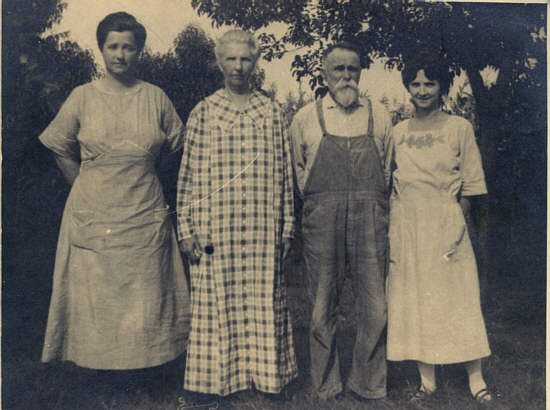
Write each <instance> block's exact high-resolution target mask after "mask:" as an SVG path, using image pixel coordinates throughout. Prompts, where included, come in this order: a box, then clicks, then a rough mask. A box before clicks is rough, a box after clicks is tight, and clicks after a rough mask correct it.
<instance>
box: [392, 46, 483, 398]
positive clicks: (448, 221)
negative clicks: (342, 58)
mask: <svg viewBox="0 0 550 410" xmlns="http://www.w3.org/2000/svg"><path fill="white" fill-rule="evenodd" d="M402 77H403V84H404V85H405V87H406V88H407V90H408V91H409V93H410V95H411V101H412V102H413V104H414V106H415V109H416V111H415V115H414V117H413V118H411V119H409V120H406V121H403V122H401V123H399V124H398V125H397V126H396V127H395V128H394V141H395V147H396V148H395V149H396V157H395V158H396V166H397V168H396V170H395V172H394V174H393V192H392V196H391V200H390V204H391V211H390V234H389V236H390V264H389V275H388V294H387V296H388V342H387V354H388V360H392V361H401V360H414V361H416V362H417V364H418V370H419V373H420V379H421V384H420V387H419V389H418V390H417V391H416V392H415V393H414V395H413V400H415V401H417V400H422V399H424V398H426V397H428V396H429V395H430V394H432V393H433V392H434V391H435V390H436V380H435V367H434V366H435V365H436V364H450V363H464V365H465V368H466V371H467V373H468V380H469V387H470V391H471V393H472V396H473V397H474V398H475V399H476V400H477V401H478V402H479V403H482V404H486V403H489V402H490V401H491V399H492V397H491V393H490V392H489V391H488V389H487V385H486V383H485V380H484V378H483V375H482V369H481V358H483V357H487V356H489V355H490V350H489V345H488V341H487V333H486V330H485V323H484V320H483V315H482V312H481V306H480V295H479V283H478V272H477V266H476V261H475V256H474V252H473V250H472V245H471V242H470V238H469V236H468V230H467V228H466V222H465V215H466V214H467V213H468V212H469V211H470V197H472V196H477V195H483V194H486V193H487V189H486V186H485V179H484V173H483V168H482V165H481V158H480V153H479V150H478V147H477V144H476V140H475V136H474V131H473V128H472V125H471V124H470V123H469V122H468V121H467V120H466V119H464V118H461V117H458V116H454V115H449V114H446V113H444V112H443V111H442V110H441V102H442V99H441V97H442V95H445V94H446V93H447V92H448V90H449V85H450V81H451V77H450V71H449V67H448V66H447V65H446V64H444V63H442V61H441V60H440V59H439V58H432V57H430V56H429V55H428V54H422V55H420V56H418V57H417V58H416V59H414V60H411V61H409V62H407V64H406V66H405V68H404V70H403V72H402Z"/></svg>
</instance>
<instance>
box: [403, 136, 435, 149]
mask: <svg viewBox="0 0 550 410" xmlns="http://www.w3.org/2000/svg"><path fill="white" fill-rule="evenodd" d="M403 142H406V143H407V145H408V146H409V148H412V147H415V148H416V149H421V148H425V147H430V148H431V147H433V145H434V144H435V143H436V142H439V143H441V144H444V143H445V138H444V137H443V135H440V136H438V137H434V136H433V135H432V134H430V133H428V134H426V135H418V136H414V135H410V136H409V138H406V139H404V140H403Z"/></svg>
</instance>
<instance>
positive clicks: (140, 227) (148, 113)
mask: <svg viewBox="0 0 550 410" xmlns="http://www.w3.org/2000/svg"><path fill="white" fill-rule="evenodd" d="M182 133H183V125H182V123H181V120H180V119H179V117H178V115H177V113H176V111H175V109H174V107H173V105H172V103H171V102H170V100H169V99H168V97H167V96H166V95H165V94H164V92H163V91H162V90H161V89H160V88H158V87H156V86H154V85H152V84H148V83H145V82H140V83H139V84H138V85H136V87H135V88H134V89H132V90H131V91H130V92H127V93H124V94H115V93H109V92H106V91H104V90H102V89H101V88H100V87H99V85H98V83H96V82H92V83H88V84H85V85H83V86H79V87H77V88H75V89H74V90H73V92H72V93H71V95H70V96H69V98H68V99H67V101H66V102H65V103H64V105H63V106H62V108H61V110H60V111H59V113H58V114H57V116H56V117H55V119H54V120H53V121H52V123H51V124H50V125H49V126H48V128H47V129H46V130H45V131H44V132H43V133H42V135H41V136H40V140H41V142H42V143H43V144H44V145H46V146H47V147H48V148H50V149H51V150H52V151H54V152H55V153H56V154H57V155H60V156H62V157H68V158H72V159H78V158H81V167H80V173H79V175H78V176H77V178H76V180H75V181H74V183H73V186H72V188H71V191H70V194H69V197H68V199H67V203H66V206H65V211H64V214H63V219H62V224H61V230H60V234H59V241H58V246H57V254H56V261H55V270H54V279H53V292H52V297H51V303H50V311H49V316H48V325H47V329H46V338H45V343H44V349H43V355H42V360H43V361H50V360H54V359H60V360H69V361H73V362H75V363H76V364H78V365H80V366H83V367H88V368H95V369H135V368H145V367H151V366H156V365H160V364H162V363H165V362H167V361H169V360H171V359H174V358H175V357H177V356H178V355H180V354H181V353H183V352H184V351H185V346H186V342H187V335H188V331H189V293H188V288H187V283H186V278H185V273H184V268H183V264H182V261H181V256H180V254H179V250H178V246H177V241H176V236H175V231H174V228H173V224H172V221H171V218H170V211H169V210H168V208H167V205H166V202H165V200H164V196H163V192H162V187H161V184H160V182H159V179H158V177H157V175H156V172H155V161H156V159H157V157H158V155H159V153H160V150H161V148H162V146H164V145H166V146H167V147H168V149H170V150H177V149H179V148H180V147H181V144H182Z"/></svg>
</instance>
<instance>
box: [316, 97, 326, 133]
mask: <svg viewBox="0 0 550 410" xmlns="http://www.w3.org/2000/svg"><path fill="white" fill-rule="evenodd" d="M315 107H316V108H317V118H318V119H319V125H320V126H321V131H322V132H323V136H324V135H327V126H326V124H325V116H324V115H323V99H322V98H320V99H318V100H317V101H315Z"/></svg>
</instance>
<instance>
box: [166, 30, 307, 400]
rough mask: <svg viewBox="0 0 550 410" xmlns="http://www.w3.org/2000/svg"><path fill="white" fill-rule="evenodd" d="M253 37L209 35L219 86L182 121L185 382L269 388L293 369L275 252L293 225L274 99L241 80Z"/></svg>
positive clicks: (284, 140)
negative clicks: (187, 295)
mask: <svg viewBox="0 0 550 410" xmlns="http://www.w3.org/2000/svg"><path fill="white" fill-rule="evenodd" d="M259 54H260V52H259V49H258V45H257V43H256V40H255V38H254V37H253V36H252V35H251V34H250V33H247V32H244V31H240V30H232V31H229V32H227V33H226V34H225V35H224V36H222V37H221V39H220V40H219V41H218V43H217V45H216V58H217V61H218V65H219V66H220V68H221V70H222V71H223V75H224V80H225V88H223V89H221V90H218V91H217V92H215V93H214V94H212V95H211V96H209V97H207V98H206V99H204V100H203V101H201V102H200V103H199V104H198V105H197V106H196V107H195V108H194V109H193V111H192V112H191V115H190V116H189V120H188V122H187V131H186V136H185V144H184V154H183V158H182V162H181V168H180V175H179V180H178V201H177V202H178V204H177V206H178V236H179V240H180V248H181V250H182V252H183V253H184V254H185V255H186V256H187V258H188V260H189V262H190V264H191V265H190V276H191V312H192V317H191V331H190V336H189V345H188V349H187V362H186V370H185V383H184V386H185V389H187V390H190V391H194V392H201V393H208V394H216V395H221V396H225V395H228V394H231V393H233V392H236V391H239V390H244V389H249V388H252V387H255V388H256V389H258V390H260V391H263V392H267V393H278V392H280V391H281V389H282V388H283V387H284V386H285V385H286V384H287V383H289V382H290V381H291V380H292V379H294V378H295V377H296V375H297V367H296V359H295V355H294V348H293V344H292V327H291V325H292V324H291V320H290V317H289V312H288V309H287V304H286V285H285V283H284V279H283V275H282V273H281V259H282V258H284V256H285V254H286V253H287V251H288V249H289V247H290V240H291V238H292V236H293V231H294V204H293V182H292V163H291V161H292V160H291V156H290V141H289V140H288V137H287V135H286V131H285V128H284V121H283V119H282V114H281V110H280V108H279V106H278V105H277V104H276V103H274V102H273V101H271V100H270V99H269V98H267V97H265V96H263V95H262V94H260V93H259V92H257V91H252V90H250V88H249V78H250V75H251V73H252V71H253V70H254V67H255V65H256V61H257V59H258V57H259Z"/></svg>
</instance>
